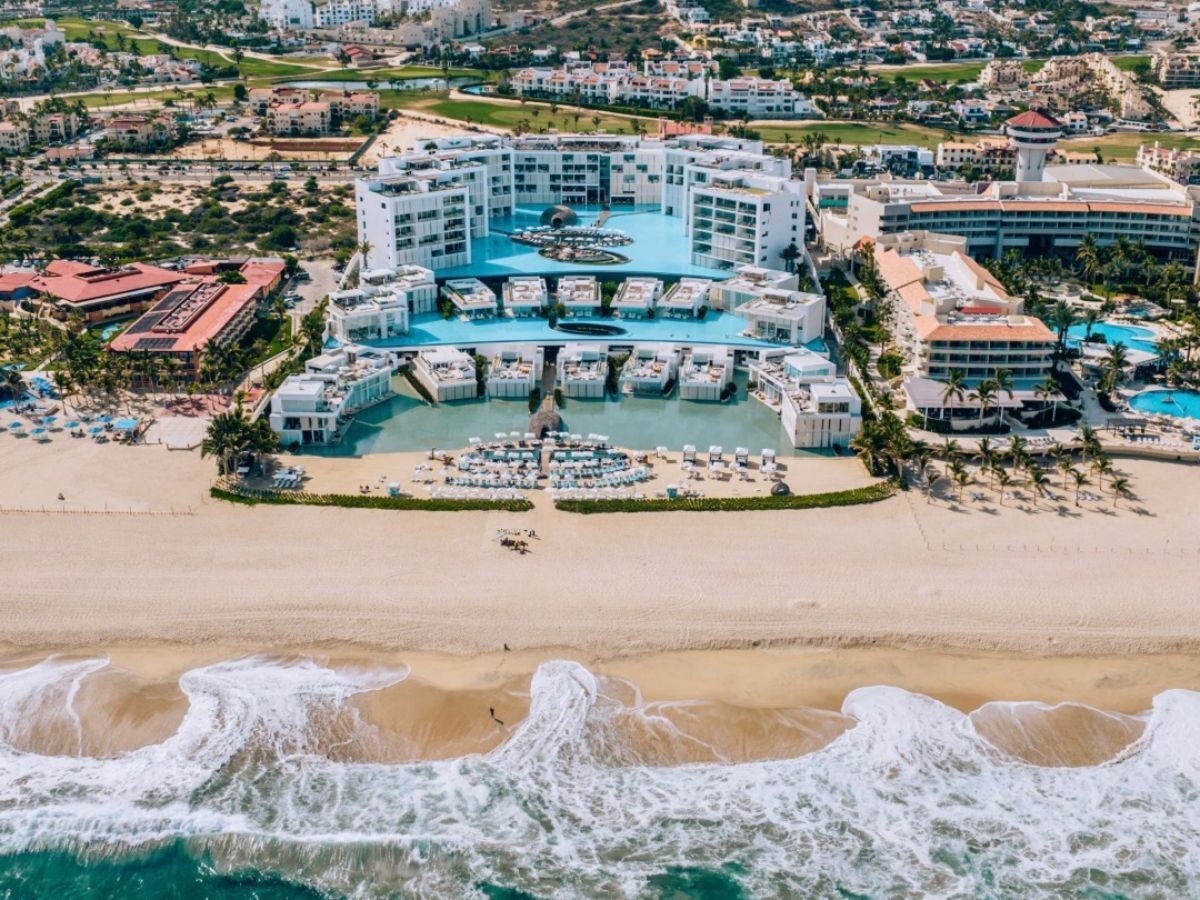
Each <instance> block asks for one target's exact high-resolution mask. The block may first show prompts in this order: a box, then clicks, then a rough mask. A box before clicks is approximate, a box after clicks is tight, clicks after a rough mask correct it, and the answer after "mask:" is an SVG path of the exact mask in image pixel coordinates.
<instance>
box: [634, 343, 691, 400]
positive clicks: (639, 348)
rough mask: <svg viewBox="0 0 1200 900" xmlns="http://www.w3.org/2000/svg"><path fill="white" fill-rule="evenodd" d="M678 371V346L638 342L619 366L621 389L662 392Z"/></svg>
mask: <svg viewBox="0 0 1200 900" xmlns="http://www.w3.org/2000/svg"><path fill="white" fill-rule="evenodd" d="M678 372H679V348H678V347H676V346H675V345H674V344H638V345H636V346H635V347H634V348H633V352H632V353H630V354H629V359H627V360H626V361H625V365H624V366H622V367H621V390H622V391H624V392H626V393H631V394H662V393H663V392H664V391H665V390H666V389H667V386H668V385H669V384H670V383H671V381H672V380H673V379H674V378H675V377H676V375H677V374H678Z"/></svg>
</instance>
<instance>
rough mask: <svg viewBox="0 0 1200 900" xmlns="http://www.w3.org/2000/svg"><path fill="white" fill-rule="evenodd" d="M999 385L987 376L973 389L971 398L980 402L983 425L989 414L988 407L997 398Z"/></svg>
mask: <svg viewBox="0 0 1200 900" xmlns="http://www.w3.org/2000/svg"><path fill="white" fill-rule="evenodd" d="M996 392H997V386H996V382H994V381H992V380H991V379H990V378H985V379H983V380H982V381H980V382H979V386H978V387H977V388H975V390H973V391H971V399H972V400H974V401H976V402H978V403H979V425H980V427H982V426H983V420H984V418H985V417H986V416H987V411H988V407H989V406H991V405H992V401H993V400H995V399H996Z"/></svg>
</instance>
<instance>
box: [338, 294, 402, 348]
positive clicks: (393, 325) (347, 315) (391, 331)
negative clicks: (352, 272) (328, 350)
mask: <svg viewBox="0 0 1200 900" xmlns="http://www.w3.org/2000/svg"><path fill="white" fill-rule="evenodd" d="M326 330H327V334H328V335H329V336H330V337H333V338H336V339H337V340H339V341H343V342H351V343H353V342H356V341H370V340H383V339H386V338H392V337H397V336H399V335H403V334H408V298H407V297H406V296H405V295H404V292H403V291H398V290H393V289H391V288H390V287H372V286H370V285H367V286H364V287H362V288H355V289H354V290H349V291H334V292H333V293H332V294H330V295H329V318H328V320H327V323H326Z"/></svg>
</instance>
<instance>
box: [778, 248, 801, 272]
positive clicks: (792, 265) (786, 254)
mask: <svg viewBox="0 0 1200 900" xmlns="http://www.w3.org/2000/svg"><path fill="white" fill-rule="evenodd" d="M800 256H801V253H800V248H799V247H797V246H796V242H795V241H792V242H791V243H790V244H788V245H787V246H786V247H784V248H783V249H782V250H780V251H779V258H780V259H782V260H783V264H784V268H785V269H786V270H787V271H788V272H794V271H796V260H798V259H799V258H800Z"/></svg>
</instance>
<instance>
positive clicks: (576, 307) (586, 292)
mask: <svg viewBox="0 0 1200 900" xmlns="http://www.w3.org/2000/svg"><path fill="white" fill-rule="evenodd" d="M556 299H557V300H558V305H559V306H561V307H562V308H563V315H565V316H568V317H572V316H596V315H599V314H600V282H599V281H597V280H596V276H594V275H564V276H563V277H561V278H559V279H558V287H557V297H556Z"/></svg>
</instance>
